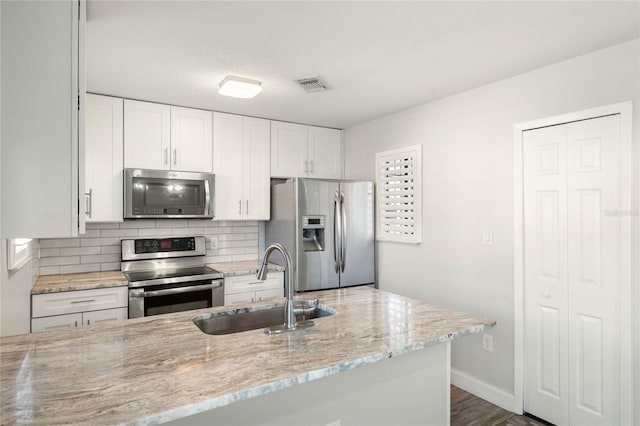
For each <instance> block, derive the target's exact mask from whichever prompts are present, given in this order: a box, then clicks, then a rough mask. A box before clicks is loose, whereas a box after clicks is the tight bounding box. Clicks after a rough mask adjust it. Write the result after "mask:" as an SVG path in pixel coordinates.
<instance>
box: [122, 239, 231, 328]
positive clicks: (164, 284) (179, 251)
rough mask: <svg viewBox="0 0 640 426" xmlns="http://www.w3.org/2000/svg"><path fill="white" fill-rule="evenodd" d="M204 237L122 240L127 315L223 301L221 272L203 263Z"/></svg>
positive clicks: (215, 303)
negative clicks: (126, 287) (126, 283)
mask: <svg viewBox="0 0 640 426" xmlns="http://www.w3.org/2000/svg"><path fill="white" fill-rule="evenodd" d="M206 252H207V249H206V246H205V239H204V237H176V238H171V237H169V238H141V239H131V240H122V263H121V270H122V272H123V273H124V276H125V277H126V278H127V280H128V281H129V318H139V317H146V316H150V315H159V314H166V313H170V312H179V311H187V310H191V309H202V308H210V307H213V306H222V305H223V304H224V281H223V275H222V273H220V272H218V271H216V270H215V269H211V268H209V267H208V266H206V265H205V263H206V261H205V254H206Z"/></svg>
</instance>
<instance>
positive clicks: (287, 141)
mask: <svg viewBox="0 0 640 426" xmlns="http://www.w3.org/2000/svg"><path fill="white" fill-rule="evenodd" d="M306 161H307V126H303V125H302V124H293V123H283V122H281V121H272V122H271V176H272V177H306V176H307V167H308V166H307V163H306Z"/></svg>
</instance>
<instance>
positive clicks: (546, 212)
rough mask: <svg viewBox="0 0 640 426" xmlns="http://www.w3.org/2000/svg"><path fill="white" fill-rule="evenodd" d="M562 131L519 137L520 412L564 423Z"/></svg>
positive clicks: (556, 128)
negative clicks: (521, 263) (522, 229)
mask: <svg viewBox="0 0 640 426" xmlns="http://www.w3.org/2000/svg"><path fill="white" fill-rule="evenodd" d="M566 135H567V128H566V126H564V125H562V126H552V127H547V128H544V129H537V130H532V131H527V132H525V133H524V147H523V148H524V226H525V237H524V241H525V259H524V264H525V268H524V269H525V324H526V327H525V354H526V355H525V380H526V385H527V386H526V390H525V402H524V404H525V411H527V412H529V413H531V414H534V415H536V416H538V417H540V418H543V419H545V420H547V421H549V422H551V423H554V424H556V425H566V424H568V423H569V408H568V405H567V402H568V397H569V392H568V391H569V389H568V379H569V378H568V373H567V368H568V345H567V341H568V332H567V327H568V326H567V324H568V306H567V305H568V294H567V293H568V290H567V224H566V217H567V190H566V187H567V183H566V182H567V170H566V163H567V142H566V139H567V138H566Z"/></svg>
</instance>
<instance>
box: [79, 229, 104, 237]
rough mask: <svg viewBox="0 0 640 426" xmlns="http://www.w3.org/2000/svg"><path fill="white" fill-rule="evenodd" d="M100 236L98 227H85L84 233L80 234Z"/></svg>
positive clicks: (83, 235)
mask: <svg viewBox="0 0 640 426" xmlns="http://www.w3.org/2000/svg"><path fill="white" fill-rule="evenodd" d="M99 236H100V230H99V229H86V230H85V231H84V234H82V235H80V238H96V237H99Z"/></svg>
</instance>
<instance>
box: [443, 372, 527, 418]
mask: <svg viewBox="0 0 640 426" xmlns="http://www.w3.org/2000/svg"><path fill="white" fill-rule="evenodd" d="M451 384H452V385H454V386H457V387H459V388H460V389H462V390H465V391H467V392H469V393H472V394H474V395H475V396H478V397H480V398H482V399H484V400H486V401H489V402H490V403H492V404H494V405H497V406H498V407H500V408H504V409H505V410H507V411H513V407H515V399H514V396H513V394H511V393H508V392H506V391H504V390H503V389H500V388H498V387H496V386H493V385H491V384H489V383H487V382H484V381H482V380H480V379H478V378H476V377H473V376H470V375H468V374H466V373H463V372H462V371H460V370H456V369H455V368H451Z"/></svg>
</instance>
